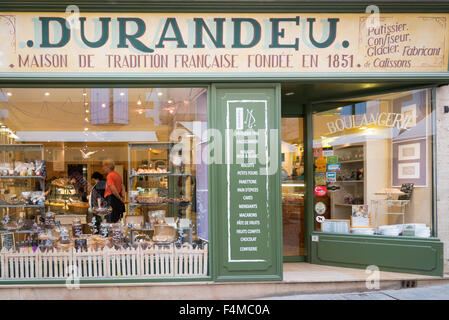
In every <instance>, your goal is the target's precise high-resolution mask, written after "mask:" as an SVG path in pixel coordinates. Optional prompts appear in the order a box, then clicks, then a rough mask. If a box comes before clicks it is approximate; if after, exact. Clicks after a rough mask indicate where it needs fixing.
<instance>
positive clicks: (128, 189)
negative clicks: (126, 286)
mask: <svg viewBox="0 0 449 320" xmlns="http://www.w3.org/2000/svg"><path fill="white" fill-rule="evenodd" d="M0 122H1V130H0V131H1V132H0V136H1V140H2V141H1V145H0V218H1V222H0V225H1V230H0V236H1V245H2V250H1V252H0V255H1V256H2V257H1V259H0V262H1V265H0V270H1V278H0V279H3V280H10V279H61V278H66V277H67V276H68V275H70V274H71V275H74V276H78V277H80V278H128V277H131V278H132V277H145V278H152V277H155V278H161V277H168V278H170V277H202V276H208V274H209V273H208V269H209V268H208V259H209V256H208V242H209V222H208V178H207V177H208V172H207V168H208V167H207V164H206V163H205V162H203V157H202V155H203V154H205V152H206V151H207V150H206V149H207V145H206V144H205V143H203V140H202V137H203V136H204V135H205V132H206V130H207V90H206V88H67V89H54V88H47V89H37V88H20V89H19V88H3V89H1V92H0Z"/></svg>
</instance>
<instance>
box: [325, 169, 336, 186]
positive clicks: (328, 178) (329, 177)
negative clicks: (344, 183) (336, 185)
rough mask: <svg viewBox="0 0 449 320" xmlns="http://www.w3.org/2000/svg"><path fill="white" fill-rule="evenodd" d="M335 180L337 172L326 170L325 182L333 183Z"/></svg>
mask: <svg viewBox="0 0 449 320" xmlns="http://www.w3.org/2000/svg"><path fill="white" fill-rule="evenodd" d="M336 181H337V173H336V172H335V171H333V172H326V182H328V183H333V182H336Z"/></svg>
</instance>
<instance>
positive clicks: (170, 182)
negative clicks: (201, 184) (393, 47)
mask: <svg viewBox="0 0 449 320" xmlns="http://www.w3.org/2000/svg"><path fill="white" fill-rule="evenodd" d="M174 146H175V144H174V143H130V144H129V151H128V152H129V184H128V185H129V215H141V216H143V217H144V219H143V223H144V226H141V228H140V229H141V231H152V232H153V237H154V236H156V237H157V238H158V239H159V238H160V239H159V240H163V241H165V240H166V241H167V242H172V241H174V240H175V239H176V237H175V235H174V234H172V233H170V237H168V236H167V237H165V236H161V237H158V235H159V233H158V232H156V231H160V230H164V231H166V230H169V229H170V228H169V229H166V228H165V229H164V227H161V226H160V223H154V221H152V219H151V216H152V214H153V213H154V212H163V216H164V219H165V218H167V220H169V219H173V221H178V220H179V219H192V218H193V217H194V212H193V209H192V205H193V204H192V196H193V194H194V188H195V180H194V178H193V176H192V173H193V172H192V166H191V165H188V164H185V163H184V162H183V161H182V160H181V159H182V154H181V151H179V152H178V151H176V152H174V149H173V147H174ZM175 153H176V155H174V154H175ZM156 226H157V228H156ZM173 227H174V229H173V230H174V231H178V225H177V223H174V226H173ZM133 228H134V229H139V227H137V228H136V226H133ZM156 229H157V230H156ZM170 230H171V229H170ZM164 235H165V233H164ZM163 241H159V242H163Z"/></svg>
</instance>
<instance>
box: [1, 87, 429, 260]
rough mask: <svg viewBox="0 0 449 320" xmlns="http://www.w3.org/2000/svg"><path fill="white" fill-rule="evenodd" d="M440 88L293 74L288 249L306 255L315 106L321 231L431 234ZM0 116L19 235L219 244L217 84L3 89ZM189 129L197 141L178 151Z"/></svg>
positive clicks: (287, 149)
mask: <svg viewBox="0 0 449 320" xmlns="http://www.w3.org/2000/svg"><path fill="white" fill-rule="evenodd" d="M420 86H421V85H420V84H414V88H418V87H420ZM379 93H382V94H379ZM416 99H418V100H416ZM430 99H431V97H430V91H429V90H426V89H413V88H411V87H410V85H409V84H404V83H345V84H343V83H342V84H329V83H316V84H291V83H286V84H283V85H282V120H281V125H282V128H281V130H282V131H281V133H282V139H281V140H282V145H281V163H282V172H281V177H282V218H283V251H284V252H283V253H284V257H290V258H292V259H293V260H294V259H295V258H298V257H304V256H305V255H307V252H306V245H305V232H306V231H305V230H306V229H305V223H306V218H305V212H304V201H305V199H304V196H305V188H306V185H305V180H304V173H305V172H304V170H305V163H304V162H305V153H304V142H305V135H304V118H303V116H304V106H305V105H308V106H309V107H310V108H313V109H314V110H315V111H316V112H315V113H314V115H313V150H314V162H315V170H314V181H313V184H314V190H315V188H316V187H322V188H319V189H321V191H323V189H324V190H325V192H324V194H320V193H315V195H314V197H315V202H314V214H315V216H314V218H315V220H316V221H315V222H314V224H315V230H316V231H323V232H331V233H335V232H336V233H348V234H364V235H373V236H375V235H389V236H414V237H430V236H432V232H433V230H432V227H433V219H432V160H433V159H432V139H433V136H432V123H431V108H430ZM372 108H374V109H372ZM372 110H375V111H372ZM407 110H408V111H407ZM405 112H410V114H409V115H410V117H412V118H413V119H412V120H411V122H410V123H408V124H407V125H404V128H403V130H402V129H400V130H399V131H398V132H396V131H395V130H396V129H395V128H393V127H394V126H393V127H388V126H385V125H378V124H377V123H373V122H372V121H371V122H370V121H368V122H366V123H364V124H363V125H360V123H362V122H359V123H355V124H354V125H352V126H348V127H347V128H346V127H342V130H334V131H333V129H332V128H334V127H333V126H335V123H338V121H339V119H346V118H347V117H353V118H354V119H358V121H362V120H363V115H364V114H366V115H368V116H367V119H368V120H369V119H371V118H370V117H371V116H372V115H373V114H374V115H376V114H377V115H379V114H382V113H386V114H388V113H390V114H401V115H402V114H403V113H405ZM360 117H362V118H360ZM360 119H362V120H360ZM372 119H377V118H376V117H374V118H372ZM0 122H1V128H0V139H1V141H0V143H1V150H0V211H1V217H0V218H1V225H2V228H1V229H2V230H0V234H11V233H12V234H13V235H14V237H13V239H14V241H13V242H14V243H13V244H11V243H9V246H14V247H16V248H19V247H27V248H29V247H33V246H38V247H42V250H44V247H45V246H47V247H48V248H50V247H55V246H57V247H60V248H67V247H71V246H72V247H73V246H81V247H88V246H96V247H100V248H102V247H105V246H107V245H110V246H124V247H132V246H150V245H151V244H153V243H157V244H174V243H175V244H177V245H178V246H179V245H183V244H189V245H194V246H202V245H204V244H205V243H207V242H208V239H209V234H208V230H209V228H208V225H209V222H208V203H207V201H208V188H207V165H206V164H204V163H202V161H201V159H200V157H199V155H200V154H201V152H202V151H203V148H205V143H204V141H202V139H201V137H202V133H203V132H204V130H206V128H207V91H206V89H205V88H128V89H124V88H74V89H59V88H47V89H37V88H3V89H2V90H1V92H0ZM329 123H333V125H329ZM400 125H403V123H402V122H401V123H400ZM423 126H424V127H425V130H424V131H422V127H423ZM330 128H331V129H332V130H331V129H330ZM416 128H421V129H419V130H418V129H416ZM417 130H418V131H417ZM413 133H414V134H415V135H414V136H413ZM181 140H182V141H183V142H185V145H187V146H188V147H187V148H184V149H182V151H179V150H177V151H174V149H173V147H174V145H175V142H179V141H181ZM418 140H419V141H418ZM407 141H411V142H416V141H418V142H417V143H413V144H411V143H409V146H408V147H407V145H406V144H405V142H407ZM401 145H402V146H401ZM403 145H405V147H404V146H403ZM413 148H414V149H413ZM398 150H402V151H403V152H405V153H404V154H403V156H402V160H400V159H399V158H398V157H399V155H398V152H399V153H400V152H401V151H398ZM417 150H418V151H417ZM407 152H409V153H410V152H411V153H412V154H406V153H407ZM407 157H408V158H407ZM320 158H321V159H320ZM105 160H112V161H113V162H114V164H115V168H114V171H115V172H117V173H118V174H119V176H120V177H121V179H122V181H123V186H124V189H125V193H126V201H125V205H126V210H125V212H124V214H123V218H122V219H121V220H120V222H119V223H110V222H109V221H107V215H108V213H109V212H110V208H109V207H108V206H107V205H106V202H105V201H100V202H99V203H98V201H94V202H96V204H95V205H93V204H92V196H91V195H92V188H93V187H94V186H95V185H96V184H97V183H98V181H97V180H94V179H93V178H92V177H93V175H94V173H98V174H100V176H102V179H106V175H107V174H106V172H105V169H104V166H103V162H104V161H105ZM317 160H318V162H317ZM323 160H324V161H325V162H324V170H323V168H319V166H320V161H323ZM401 161H402V163H401ZM417 163H419V164H417ZM322 164H323V163H321V165H322ZM409 164H412V165H409ZM328 165H331V168H332V167H333V169H332V170H331V171H328V168H329V166H328ZM332 165H334V166H332ZM418 165H419V166H420V168H421V169H419V170H418V171H416V170H417V168H418ZM398 168H402V169H403V173H402V175H401V173H400V172H398V170H399V169H398ZM410 170H412V171H413V170H415V172H412V171H410ZM328 173H329V174H328ZM407 174H409V177H408V178H407V176H406V175H407ZM417 174H418V175H420V177H418V178H417V177H416V175H417ZM395 175H396V176H397V177H394V176H395ZM423 175H424V176H425V179H424V180H423V179H421V178H423ZM418 180H419V181H418ZM411 184H412V185H413V186H410V185H411ZM407 187H408V189H407ZM410 187H411V188H410ZM384 200H385V201H386V202H385V201H384ZM376 201H377V202H376ZM382 201H384V202H382ZM392 201H393V202H392ZM395 201H396V202H395ZM398 201H399V202H398ZM401 201H402V202H401ZM317 217H321V218H318V219H317ZM323 221H326V222H324V223H323ZM48 229H50V230H52V231H51V232H43V231H45V230H48ZM55 229H56V230H58V231H59V232H54V230H55ZM61 231H62V232H61ZM2 239H3V238H2ZM75 240H76V241H75ZM4 241H5V243H6V242H7V241H8V239H7V238H6V237H5V240H4ZM10 242H11V241H10ZM2 243H3V240H2ZM2 246H3V244H2Z"/></svg>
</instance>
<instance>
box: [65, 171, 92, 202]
mask: <svg viewBox="0 0 449 320" xmlns="http://www.w3.org/2000/svg"><path fill="white" fill-rule="evenodd" d="M69 181H70V182H71V183H73V185H74V186H75V189H76V192H77V193H78V195H79V196H80V198H81V201H83V202H87V187H88V184H87V181H86V179H84V177H83V175H82V174H81V173H80V172H78V171H75V172H73V173H72V174H71V175H70V176H69Z"/></svg>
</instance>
